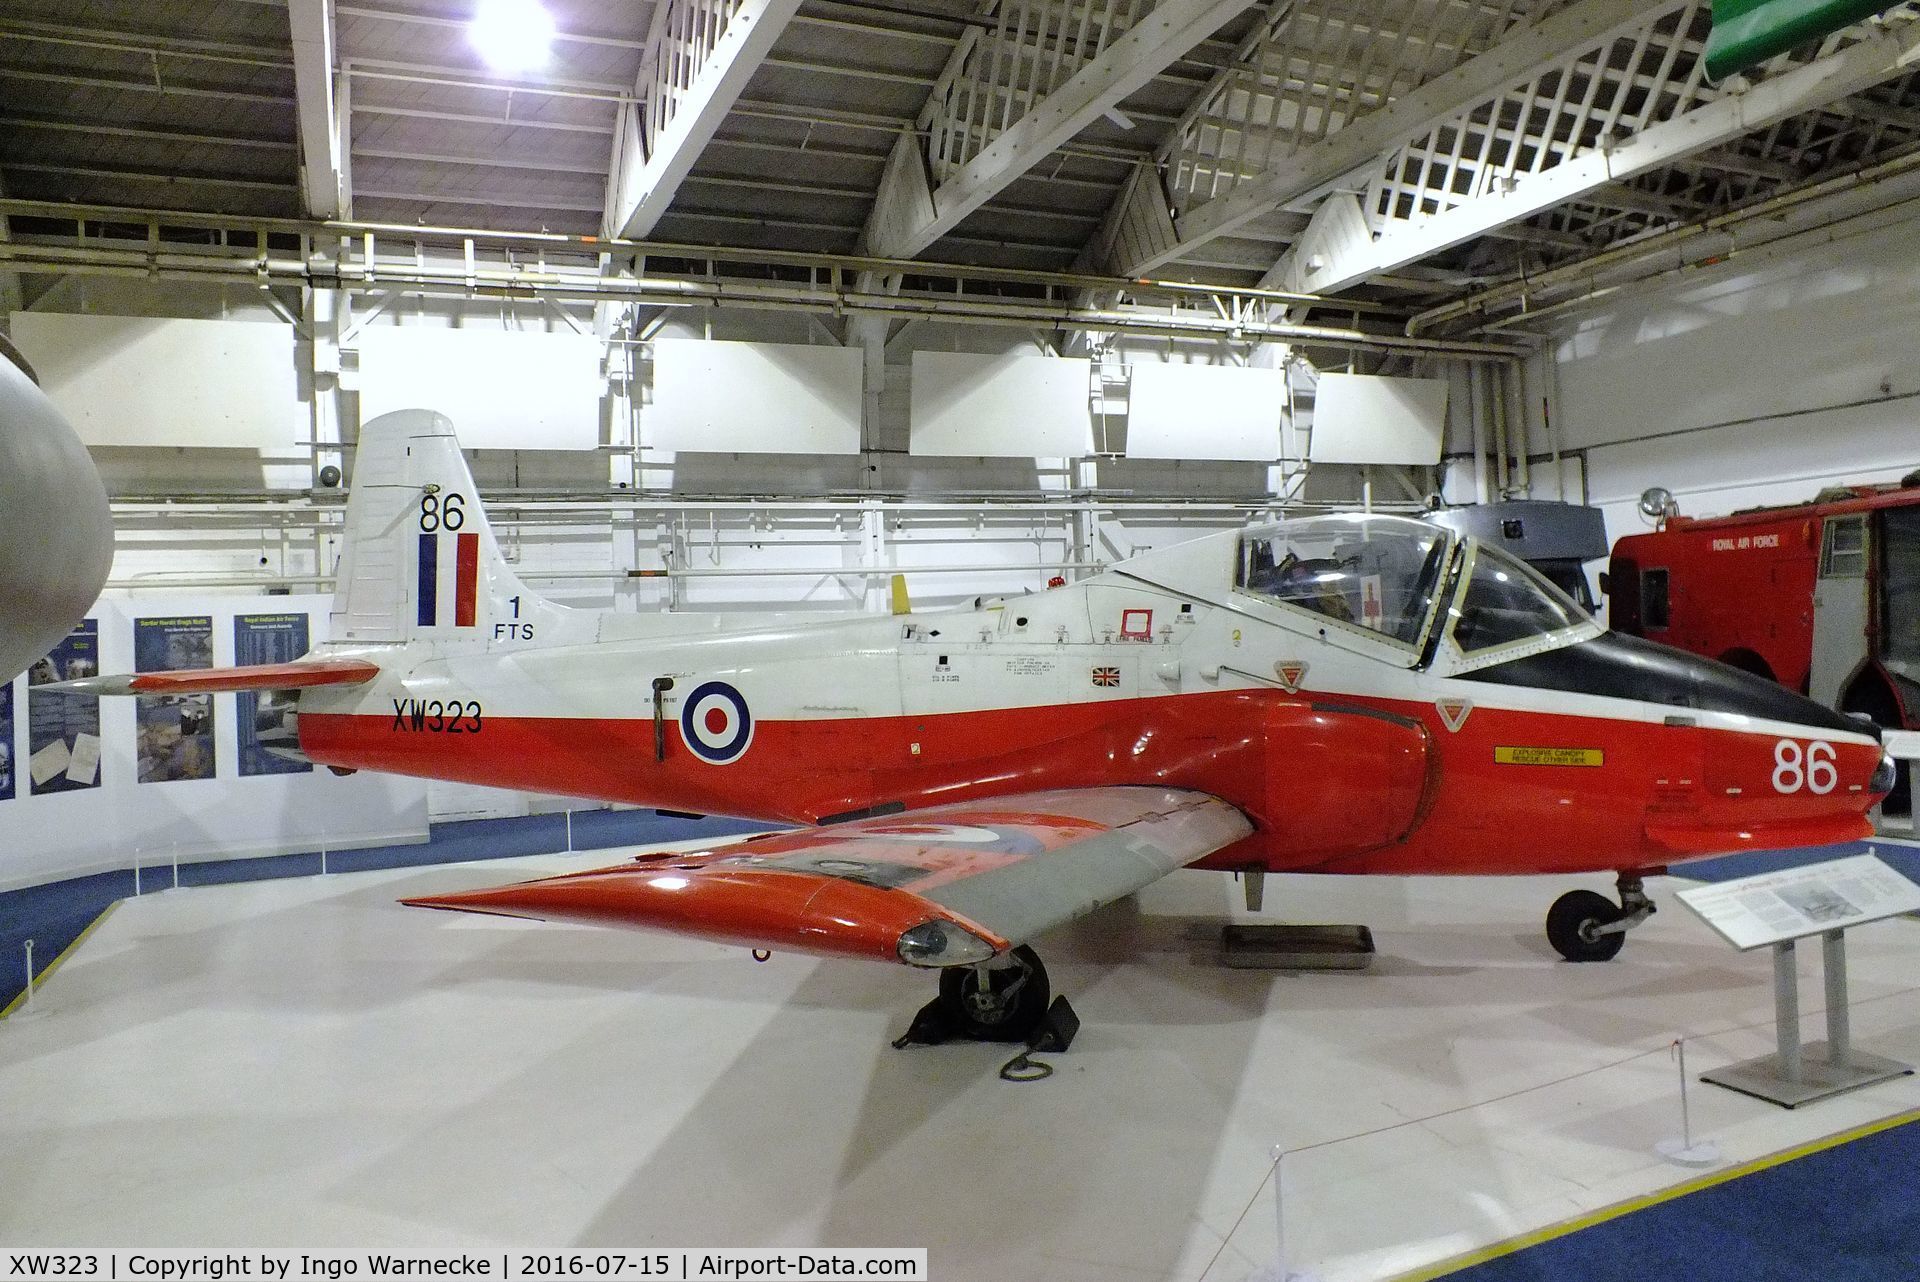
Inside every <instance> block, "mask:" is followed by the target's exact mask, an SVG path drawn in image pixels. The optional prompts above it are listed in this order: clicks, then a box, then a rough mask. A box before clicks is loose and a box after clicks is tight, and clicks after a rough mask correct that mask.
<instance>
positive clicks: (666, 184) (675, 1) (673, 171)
mask: <svg viewBox="0 0 1920 1282" xmlns="http://www.w3.org/2000/svg"><path fill="white" fill-rule="evenodd" d="M799 7H800V0H655V4H654V10H653V30H652V31H651V32H649V34H648V39H647V46H648V47H647V52H646V53H645V54H643V55H642V57H641V66H640V76H639V80H638V81H637V82H636V84H635V86H634V92H635V95H636V96H637V97H641V98H644V99H645V102H644V104H642V105H638V106H636V105H633V104H624V103H623V104H622V105H621V107H620V115H619V120H618V123H617V124H616V126H615V129H614V135H613V157H612V160H611V162H610V164H609V166H608V173H607V195H606V201H605V205H604V208H603V210H602V214H601V221H602V230H603V231H604V232H605V233H606V234H607V235H609V236H615V237H620V238H624V239H634V238H639V237H644V236H645V235H646V234H647V233H648V232H650V231H652V230H653V228H654V226H655V225H656V224H658V223H659V221H660V218H661V216H662V215H664V214H665V213H666V212H667V207H668V206H669V205H671V204H672V203H673V197H674V193H675V192H677V191H678V190H679V189H680V184H681V182H682V181H683V180H684V179H685V178H686V176H687V173H688V171H689V170H691V169H692V168H693V164H694V162H695V161H696V160H698V159H699V158H700V153H701V152H702V151H703V150H704V149H705V148H706V145H707V142H708V140H710V139H711V138H712V137H713V135H714V132H715V131H716V130H717V129H719V127H720V123H721V121H722V120H724V119H725V118H726V115H727V112H728V111H729V110H730V109H731V108H732V106H733V104H734V100H735V99H737V98H739V96H740V93H741V91H742V90H743V89H745V88H746V87H747V81H748V80H749V79H751V78H752V76H753V73H754V71H755V70H756V69H757V68H758V67H759V66H760V63H761V60H762V59H763V58H765V57H766V56H767V53H768V52H769V51H770V50H771V49H772V48H773V43H774V41H775V40H777V39H778V38H779V36H780V33H781V31H782V30H784V29H785V28H786V25H787V22H788V20H789V19H791V18H792V17H793V15H794V12H795V11H796V10H797V9H799Z"/></svg>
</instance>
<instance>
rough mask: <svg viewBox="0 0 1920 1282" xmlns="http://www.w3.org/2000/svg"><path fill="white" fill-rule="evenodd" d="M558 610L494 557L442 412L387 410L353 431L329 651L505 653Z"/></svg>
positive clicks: (498, 556) (483, 515) (484, 522)
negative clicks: (412, 648)
mask: <svg viewBox="0 0 1920 1282" xmlns="http://www.w3.org/2000/svg"><path fill="white" fill-rule="evenodd" d="M562 613H564V607H562V606H557V605H554V604H552V603H551V602H548V601H546V600H544V599H542V598H540V597H537V596H535V595H534V594H533V593H531V592H529V591H528V590H527V587H526V585H525V584H524V583H522V582H521V581H520V576H519V575H517V574H515V573H514V571H513V567H512V566H510V565H509V564H508V563H507V560H506V558H505V557H504V556H502V555H501V553H500V546H499V544H498V543H497V542H496V541H495V539H494V536H493V528H492V526H491V525H490V524H489V523H488V521H487V515H486V512H485V511H484V510H483V509H482V507H481V505H480V496H479V492H478V491H477V490H476V489H475V487H474V483H473V473H472V472H471V471H470V470H469V469H468V467H467V460H466V458H465V457H464V456H463V455H462V454H461V453H460V443H459V441H458V440H457V439H456V438H455V436H454V431H453V424H452V422H450V421H449V420H448V419H447V417H446V416H445V415H444V414H437V413H435V412H433V411H432V410H396V411H394V412H393V413H391V414H382V415H381V416H380V417H378V418H376V419H374V420H373V421H372V422H370V423H367V424H366V425H364V426H363V427H362V428H361V429H360V441H359V446H358V449H357V451H356V453H355V456H354V475H353V490H352V493H351V494H350V495H349V496H348V498H347V521H346V529H345V544H344V546H343V547H342V549H341V553H340V569H339V576H338V583H337V586H336V588H335V590H334V598H333V640H334V641H335V642H345V643H349V644H361V643H370V642H371V643H380V642H389V643H392V642H402V641H410V640H415V639H421V640H433V641H443V642H449V643H459V642H471V643H473V644H474V645H475V646H476V647H479V646H488V645H494V644H499V645H510V644H511V643H513V642H516V641H531V640H533V639H534V638H535V636H536V635H538V634H539V633H540V632H541V631H542V630H543V629H542V628H541V627H540V625H541V624H542V623H543V622H546V623H553V622H557V618H558V616H559V615H560V614H562ZM545 630H546V631H549V632H550V631H551V629H550V628H549V629H545Z"/></svg>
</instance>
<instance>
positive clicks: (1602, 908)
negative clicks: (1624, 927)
mask: <svg viewBox="0 0 1920 1282" xmlns="http://www.w3.org/2000/svg"><path fill="white" fill-rule="evenodd" d="M1626 915H1627V914H1626V910H1625V909H1623V908H1621V907H1620V905H1618V904H1616V903H1614V902H1613V901H1612V900H1611V899H1608V898H1607V897H1606V896H1605V895H1602V894H1598V893H1596V892H1594V891H1591V890H1569V891H1568V892H1567V893H1566V894H1564V895H1562V896H1560V898H1558V899H1556V900H1554V901H1553V907H1552V908H1550V909H1548V910H1547V942H1548V943H1550V944H1552V945H1553V950H1554V951H1555V952H1557V953H1559V954H1560V955H1561V956H1562V957H1564V958H1566V959H1567V960H1568V961H1570V962H1597V961H1612V960H1613V959H1614V957H1615V956H1617V955H1618V954H1619V952H1620V949H1621V947H1622V945H1624V944H1625V943H1626V942H1627V937H1626V935H1625V934H1624V933H1616V934H1611V935H1593V936H1589V935H1588V934H1587V933H1586V932H1587V931H1588V930H1590V929H1592V928H1593V927H1595V926H1605V925H1608V924H1609V923H1612V922H1616V921H1619V920H1620V919H1621V918H1622V917H1624V916H1626Z"/></svg>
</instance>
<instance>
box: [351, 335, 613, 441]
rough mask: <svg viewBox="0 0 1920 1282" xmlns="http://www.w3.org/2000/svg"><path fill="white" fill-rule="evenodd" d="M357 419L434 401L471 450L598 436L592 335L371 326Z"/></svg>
mask: <svg viewBox="0 0 1920 1282" xmlns="http://www.w3.org/2000/svg"><path fill="white" fill-rule="evenodd" d="M359 347H360V375H359V382H360V421H361V422H363V423H364V422H368V421H370V420H372V419H373V418H375V417H377V416H378V415H381V414H385V413H387V412H388V411H389V410H404V409H431V410H438V411H440V412H441V413H442V414H445V415H446V416H447V417H448V418H450V419H452V420H453V425H454V429H455V430H456V431H458V432H459V434H460V444H461V445H462V446H463V447H465V448H467V449H478V450H590V449H594V448H596V447H597V446H598V445H599V444H600V395H601V391H602V382H601V378H600V352H601V344H600V340H599V339H597V338H595V337H593V336H592V335H591V334H549V333H538V332H527V331H514V330H498V329H495V330H488V329H441V328H433V327H427V326H415V325H405V326H402V325H375V326H370V327H368V328H367V329H366V330H364V331H362V333H361V335H360V339H359Z"/></svg>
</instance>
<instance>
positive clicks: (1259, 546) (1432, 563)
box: [1234, 514, 1599, 667]
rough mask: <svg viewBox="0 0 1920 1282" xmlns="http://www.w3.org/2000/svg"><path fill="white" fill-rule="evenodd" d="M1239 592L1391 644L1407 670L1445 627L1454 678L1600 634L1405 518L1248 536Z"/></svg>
mask: <svg viewBox="0 0 1920 1282" xmlns="http://www.w3.org/2000/svg"><path fill="white" fill-rule="evenodd" d="M1234 586H1235V587H1237V588H1238V589H1240V590H1241V591H1242V592H1246V593H1249V594H1251V595H1253V596H1255V597H1258V598H1260V599H1262V600H1265V601H1270V602H1273V603H1275V604H1278V605H1281V606H1284V607H1286V608H1288V609H1291V610H1299V611H1303V612H1305V613H1307V614H1310V615H1312V616H1315V618H1314V619H1313V622H1314V623H1315V625H1316V626H1317V627H1319V628H1323V629H1324V628H1326V627H1327V625H1328V624H1329V623H1330V624H1332V625H1333V628H1332V629H1331V631H1335V632H1342V633H1346V634H1347V635H1349V636H1355V637H1365V638H1368V639H1371V640H1374V641H1382V642H1386V643H1388V644H1390V645H1392V646H1394V647H1397V648H1399V649H1400V650H1402V651H1403V652H1404V653H1406V654H1407V655H1408V656H1409V657H1408V659H1407V662H1409V663H1412V662H1414V661H1415V660H1416V659H1417V657H1418V656H1421V655H1423V654H1425V653H1426V651H1427V649H1428V646H1429V643H1430V641H1431V640H1432V638H1433V636H1434V634H1435V632H1436V630H1437V629H1438V628H1439V627H1440V626H1441V625H1442V623H1443V622H1447V623H1448V624H1449V625H1450V627H1451V633H1450V636H1451V640H1452V643H1453V645H1454V647H1455V651H1456V653H1455V655H1454V658H1455V659H1456V660H1457V661H1458V665H1457V666H1470V667H1477V666H1481V664H1482V663H1483V662H1497V661H1499V660H1500V659H1502V658H1505V657H1506V656H1507V655H1509V654H1511V653H1513V652H1514V651H1515V650H1516V649H1518V648H1520V647H1522V646H1525V647H1526V648H1529V649H1531V648H1534V646H1535V645H1537V644H1540V643H1545V644H1547V645H1548V646H1551V645H1554V644H1559V643H1562V642H1571V641H1572V640H1575V639H1578V637H1579V636H1584V635H1586V634H1588V633H1590V632H1597V631H1598V630H1599V629H1598V628H1597V626H1596V625H1594V624H1592V623H1591V622H1590V621H1589V620H1588V619H1587V617H1586V615H1585V614H1584V613H1583V612H1582V611H1581V610H1580V608H1579V607H1578V606H1577V605H1575V604H1574V603H1573V601H1572V600H1570V599H1569V598H1568V597H1567V596H1565V594H1563V593H1561V592H1560V591H1559V590H1558V589H1557V588H1555V587H1554V586H1553V585H1552V584H1551V583H1548V582H1547V581H1546V580H1545V579H1544V578H1542V577H1541V576H1540V575H1538V574H1537V573H1535V572H1534V571H1533V570H1532V569H1530V568H1528V567H1527V566H1526V565H1525V564H1523V563H1522V562H1520V561H1516V560H1514V559H1513V558H1512V557H1510V556H1508V555H1506V554H1505V553H1503V552H1501V551H1500V550H1498V549H1497V548H1492V547H1488V546H1486V545H1485V544H1482V543H1480V542H1479V541H1478V540H1475V539H1462V538H1460V537H1459V536H1458V535H1456V534H1454V533H1453V532H1452V531H1450V530H1448V529H1445V528H1443V527H1439V526H1435V525H1432V524H1430V523H1428V522H1425V521H1416V520H1412V519H1410V518H1407V517H1399V516H1379V515H1371V514H1365V515H1362V514H1343V515H1334V516H1313V517H1301V518H1297V519H1294V520H1289V521H1282V522H1280V523H1279V524H1277V525H1264V526H1258V527H1255V528H1253V529H1250V530H1247V531H1246V532H1245V533H1243V534H1242V535H1241V536H1240V547H1239V564H1238V566H1237V568H1236V571H1235V575H1234ZM1443 603H1445V606H1446V608H1445V609H1444V611H1443V609H1442V605H1443ZM1443 616H1444V618H1443Z"/></svg>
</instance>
